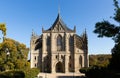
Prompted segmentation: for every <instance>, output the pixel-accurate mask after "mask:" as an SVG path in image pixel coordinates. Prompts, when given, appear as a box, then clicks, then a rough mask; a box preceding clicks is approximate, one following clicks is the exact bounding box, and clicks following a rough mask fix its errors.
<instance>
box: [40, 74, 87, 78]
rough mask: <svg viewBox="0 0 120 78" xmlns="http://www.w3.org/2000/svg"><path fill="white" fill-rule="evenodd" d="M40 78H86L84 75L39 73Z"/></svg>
mask: <svg viewBox="0 0 120 78" xmlns="http://www.w3.org/2000/svg"><path fill="white" fill-rule="evenodd" d="M38 78H85V75H84V74H82V73H52V74H51V73H39V74H38Z"/></svg>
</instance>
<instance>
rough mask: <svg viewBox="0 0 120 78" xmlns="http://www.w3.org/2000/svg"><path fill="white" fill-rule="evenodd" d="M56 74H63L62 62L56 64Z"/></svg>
mask: <svg viewBox="0 0 120 78" xmlns="http://www.w3.org/2000/svg"><path fill="white" fill-rule="evenodd" d="M56 72H57V73H63V64H62V63H61V62H58V63H57V64H56Z"/></svg>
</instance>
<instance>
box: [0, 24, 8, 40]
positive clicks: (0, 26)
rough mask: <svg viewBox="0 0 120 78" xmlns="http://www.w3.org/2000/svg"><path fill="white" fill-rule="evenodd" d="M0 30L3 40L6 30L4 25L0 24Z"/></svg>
mask: <svg viewBox="0 0 120 78" xmlns="http://www.w3.org/2000/svg"><path fill="white" fill-rule="evenodd" d="M0 30H1V31H2V34H3V39H4V36H6V30H7V29H6V26H5V24H0Z"/></svg>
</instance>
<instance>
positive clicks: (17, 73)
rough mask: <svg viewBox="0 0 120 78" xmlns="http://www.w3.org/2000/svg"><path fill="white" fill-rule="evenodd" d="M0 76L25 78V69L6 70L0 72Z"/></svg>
mask: <svg viewBox="0 0 120 78" xmlns="http://www.w3.org/2000/svg"><path fill="white" fill-rule="evenodd" d="M0 78H25V74H24V72H23V71H5V72H2V73H0Z"/></svg>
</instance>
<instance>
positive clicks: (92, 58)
mask: <svg viewBox="0 0 120 78" xmlns="http://www.w3.org/2000/svg"><path fill="white" fill-rule="evenodd" d="M110 58H111V55H109V54H98V55H89V65H90V66H100V67H107V66H108V64H109V60H110Z"/></svg>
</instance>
